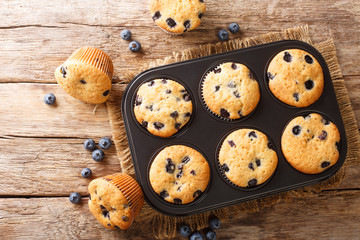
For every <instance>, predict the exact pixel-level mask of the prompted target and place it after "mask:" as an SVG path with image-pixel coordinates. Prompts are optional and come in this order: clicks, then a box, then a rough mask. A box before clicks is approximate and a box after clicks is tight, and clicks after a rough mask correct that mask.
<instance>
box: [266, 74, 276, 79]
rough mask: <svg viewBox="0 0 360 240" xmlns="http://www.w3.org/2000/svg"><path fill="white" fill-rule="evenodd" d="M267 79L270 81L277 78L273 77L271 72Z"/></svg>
mask: <svg viewBox="0 0 360 240" xmlns="http://www.w3.org/2000/svg"><path fill="white" fill-rule="evenodd" d="M267 77H268V80H273V79H274V78H275V76H274V75H272V73H271V72H267Z"/></svg>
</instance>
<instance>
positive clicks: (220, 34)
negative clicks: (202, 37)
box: [217, 29, 229, 41]
mask: <svg viewBox="0 0 360 240" xmlns="http://www.w3.org/2000/svg"><path fill="white" fill-rule="evenodd" d="M217 37H218V38H219V40H220V41H226V40H228V39H229V33H228V31H226V30H225V29H221V30H220V31H219V32H218V34H217Z"/></svg>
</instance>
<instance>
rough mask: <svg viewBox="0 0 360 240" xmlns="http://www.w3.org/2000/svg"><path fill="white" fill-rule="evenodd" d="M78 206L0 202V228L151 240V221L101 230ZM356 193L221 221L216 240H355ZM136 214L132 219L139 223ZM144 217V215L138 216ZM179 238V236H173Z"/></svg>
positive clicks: (59, 201)
mask: <svg viewBox="0 0 360 240" xmlns="http://www.w3.org/2000/svg"><path fill="white" fill-rule="evenodd" d="M87 201H88V199H87V198H84V199H83V200H82V204H81V205H74V204H71V203H70V202H69V200H68V198H65V197H60V198H31V199H22V198H20V199H19V198H5V199H4V198H3V199H0V206H2V208H0V228H1V230H2V234H3V236H4V235H5V236H11V239H29V236H36V237H37V238H39V239H48V238H49V237H50V238H52V239H153V238H152V237H151V232H152V230H151V227H152V226H151V221H150V219H151V218H146V219H147V220H146V221H135V222H134V224H133V226H132V227H131V228H129V229H128V230H126V231H113V230H109V229H105V228H103V227H102V226H101V225H100V224H99V223H98V222H97V221H96V220H95V218H94V217H93V216H92V215H91V213H90V211H89V210H88V206H87ZM359 206H360V192H359V191H339V192H336V191H335V192H326V191H325V192H322V193H320V194H319V195H318V196H316V195H311V196H307V197H306V198H291V199H290V200H289V202H281V203H279V204H276V205H274V206H273V207H269V208H265V209H264V210H263V211H261V212H260V213H248V214H243V215H240V216H237V217H231V218H230V219H226V220H223V222H222V226H221V228H220V229H219V230H218V231H217V239H221V240H230V239H250V240H253V239H254V240H256V239H358V237H359V234H360V229H359V225H358V223H359V221H360V212H359ZM141 217H142V216H141V215H140V216H139V218H138V219H141ZM143 217H144V216H143ZM178 238H179V237H178Z"/></svg>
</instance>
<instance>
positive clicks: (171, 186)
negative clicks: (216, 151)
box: [149, 145, 210, 204]
mask: <svg viewBox="0 0 360 240" xmlns="http://www.w3.org/2000/svg"><path fill="white" fill-rule="evenodd" d="M149 178H150V184H151V187H152V188H153V190H154V191H155V192H156V193H157V194H158V195H159V196H160V197H161V198H163V199H164V200H165V201H167V202H170V203H174V204H187V203H190V202H192V201H194V200H195V199H196V198H197V197H199V196H200V195H201V194H202V193H203V192H204V191H205V189H206V187H207V185H208V183H209V179H210V168H209V164H208V162H207V161H206V159H205V158H204V156H203V155H202V154H201V153H199V152H198V151H196V150H194V149H192V148H190V147H187V146H183V145H173V146H170V147H166V148H164V149H163V150H161V151H160V152H159V154H158V155H157V156H156V157H155V159H154V161H153V162H152V163H151V167H150V173H149Z"/></svg>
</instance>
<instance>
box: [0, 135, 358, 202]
mask: <svg viewBox="0 0 360 240" xmlns="http://www.w3.org/2000/svg"><path fill="white" fill-rule="evenodd" d="M98 140H99V138H95V141H96V142H98ZM83 142H84V139H71V138H63V139H56V138H51V139H49V138H18V137H16V138H9V139H7V138H0V146H1V152H0V176H3V177H2V178H1V179H0V196H68V195H69V193H70V192H74V191H77V192H80V193H81V194H82V195H87V194H88V193H87V185H88V184H89V182H90V179H84V178H82V177H81V175H80V172H81V170H82V169H83V168H85V167H89V168H90V169H92V171H93V178H96V177H102V176H105V175H107V174H112V173H115V172H119V171H120V164H119V160H118V158H117V156H116V153H115V147H114V146H112V147H111V148H110V150H107V151H105V155H106V158H105V159H104V161H103V162H101V163H97V162H95V161H94V160H92V158H91V153H90V152H88V151H86V150H85V149H84V148H83ZM359 182H360V164H359V165H355V166H352V167H351V168H348V170H347V173H346V176H345V179H344V180H343V181H342V183H341V184H340V185H337V186H334V187H331V188H330V189H351V188H353V189H355V188H358V187H359Z"/></svg>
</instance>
